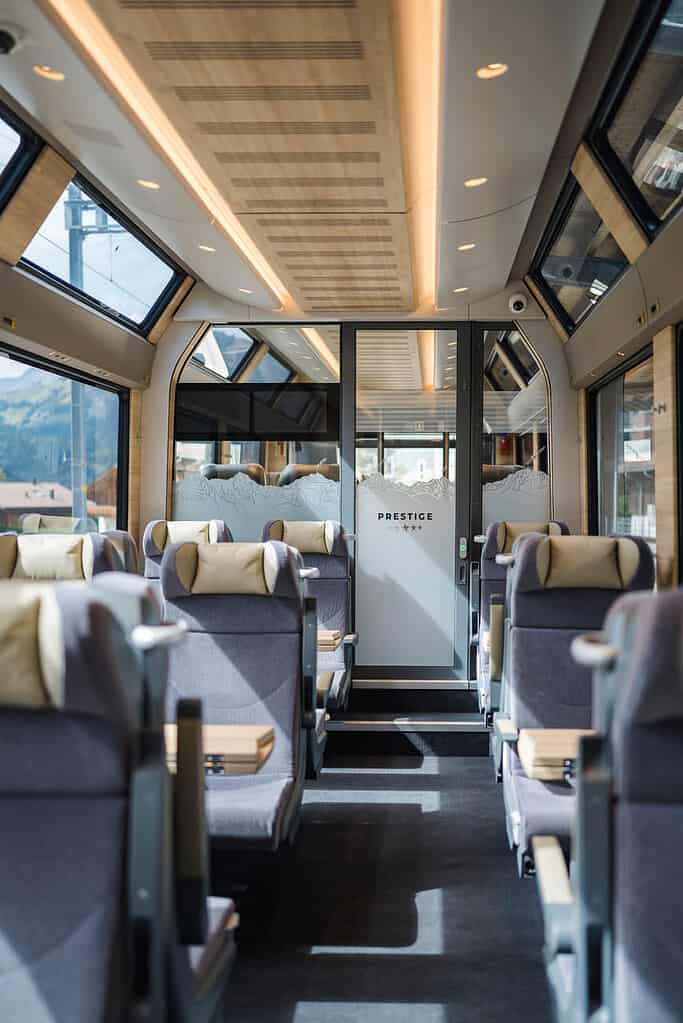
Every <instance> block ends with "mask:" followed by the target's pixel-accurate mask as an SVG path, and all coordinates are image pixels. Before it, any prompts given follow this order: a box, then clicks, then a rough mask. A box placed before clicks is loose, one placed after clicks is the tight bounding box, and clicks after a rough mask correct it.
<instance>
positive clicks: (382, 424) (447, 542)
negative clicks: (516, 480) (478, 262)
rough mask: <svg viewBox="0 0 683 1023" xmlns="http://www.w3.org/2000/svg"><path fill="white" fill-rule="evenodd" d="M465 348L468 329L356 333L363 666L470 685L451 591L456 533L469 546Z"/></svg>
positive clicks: (461, 610) (462, 617)
mask: <svg viewBox="0 0 683 1023" xmlns="http://www.w3.org/2000/svg"><path fill="white" fill-rule="evenodd" d="M468 345H469V328H468V327H467V326H465V327H464V328H460V329H448V330H446V329H443V330H419V329H415V330H412V329H410V330H408V329H405V327H400V328H397V329H387V328H384V327H373V328H369V329H362V330H361V329H359V330H357V331H356V343H355V354H356V409H355V413H356V419H355V425H356V450H355V466H356V535H357V545H356V620H357V622H358V623H359V630H358V631H359V635H360V642H359V647H358V651H357V664H358V666H359V668H360V669H361V670H362V669H363V668H372V669H382V668H384V669H387V670H389V671H392V670H393V672H394V673H395V674H396V675H399V674H401V675H405V676H406V677H407V676H408V675H409V674H410V673H412V672H416V673H418V674H419V673H420V671H422V672H426V673H427V676H428V675H429V672H430V671H435V672H438V673H439V675H440V676H445V677H451V676H452V677H461V678H466V677H467V659H468V658H467V646H468V637H467V601H466V600H465V601H464V602H461V601H460V600H459V592H458V580H459V579H460V580H462V583H463V584H464V585H465V588H466V585H467V566H466V562H465V559H466V558H467V553H466V551H464V550H463V551H461V550H460V548H459V544H458V540H457V537H458V536H459V534H460V533H462V535H463V537H464V538H465V541H466V540H467V528H463V526H462V525H459V520H462V518H463V516H464V517H467V515H468V512H469V481H468V479H467V478H465V479H463V480H462V481H457V476H458V458H457V452H458V444H457V438H458V436H460V431H461V430H462V431H463V433H462V435H463V437H465V438H466V440H465V443H464V446H463V452H462V453H463V455H464V456H465V459H466V465H467V464H468V459H469V449H470V444H469V435H468V425H467V422H466V419H467V416H468V413H469V410H468V408H466V407H463V408H460V410H459V400H458V372H459V364H460V359H461V358H462V357H463V352H464V353H465V362H466V363H467V352H468ZM465 376H467V374H465ZM464 404H465V405H466V404H467V402H465V403H464ZM461 460H462V459H461ZM464 475H465V476H467V475H468V473H467V470H465V473H464ZM457 482H461V483H462V486H458V485H456V483H457ZM460 554H462V562H463V564H462V569H463V570H462V571H459V572H458V571H457V568H458V561H459V555H460ZM361 623H362V626H361Z"/></svg>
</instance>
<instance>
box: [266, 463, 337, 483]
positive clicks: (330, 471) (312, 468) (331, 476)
mask: <svg viewBox="0 0 683 1023" xmlns="http://www.w3.org/2000/svg"><path fill="white" fill-rule="evenodd" d="M316 475H318V476H324V477H325V479H328V480H334V481H335V482H337V483H338V482H339V466H338V465H337V464H336V463H331V464H330V463H328V462H321V464H320V465H299V464H298V463H294V462H290V463H289V464H288V465H286V466H285V467H284V469H283V470H282V471H281V473H280V475H279V477H278V481H277V485H278V486H279V487H288V486H289V484H290V483H295V482H296V481H297V480H300V479H303V478H304V476H316Z"/></svg>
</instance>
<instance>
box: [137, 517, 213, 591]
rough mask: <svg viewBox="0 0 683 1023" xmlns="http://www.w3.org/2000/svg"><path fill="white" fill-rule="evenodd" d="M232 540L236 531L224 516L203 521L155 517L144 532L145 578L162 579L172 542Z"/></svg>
mask: <svg viewBox="0 0 683 1023" xmlns="http://www.w3.org/2000/svg"><path fill="white" fill-rule="evenodd" d="M185 540H189V541H193V542H194V543H230V542H231V541H232V533H231V532H230V530H229V529H228V527H227V526H226V524H225V522H222V521H221V520H220V519H203V520H199V521H189V520H177V521H175V522H174V521H170V520H166V519H154V520H153V521H152V522H148V523H147V525H146V526H145V532H144V534H143V536H142V553H143V555H144V558H145V566H144V576H145V579H159V578H160V576H161V559H162V557H163V554H164V551H165V549H166V547H167V546H168V544H172V543H183V542H184V541H185Z"/></svg>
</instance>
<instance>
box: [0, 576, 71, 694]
mask: <svg viewBox="0 0 683 1023" xmlns="http://www.w3.org/2000/svg"><path fill="white" fill-rule="evenodd" d="M63 675H64V651H63V644H62V632H61V616H60V613H59V607H58V605H57V599H56V596H55V591H54V587H50V586H40V585H36V584H31V583H24V584H22V585H18V584H17V585H7V584H2V585H0V706H5V707H6V706H22V707H49V706H54V707H60V706H62V704H63V702H64V683H63Z"/></svg>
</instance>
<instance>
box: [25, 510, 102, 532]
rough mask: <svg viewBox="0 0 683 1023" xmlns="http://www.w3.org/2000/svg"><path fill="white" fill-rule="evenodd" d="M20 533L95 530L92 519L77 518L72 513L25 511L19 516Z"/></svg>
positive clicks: (95, 526) (95, 525)
mask: <svg viewBox="0 0 683 1023" xmlns="http://www.w3.org/2000/svg"><path fill="white" fill-rule="evenodd" d="M20 522H21V531H22V533H85V532H89V531H96V530H97V523H96V522H95V520H94V519H90V518H87V519H79V518H75V517H74V516H72V515H41V513H40V512H27V513H26V515H22V516H21V520H20Z"/></svg>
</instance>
